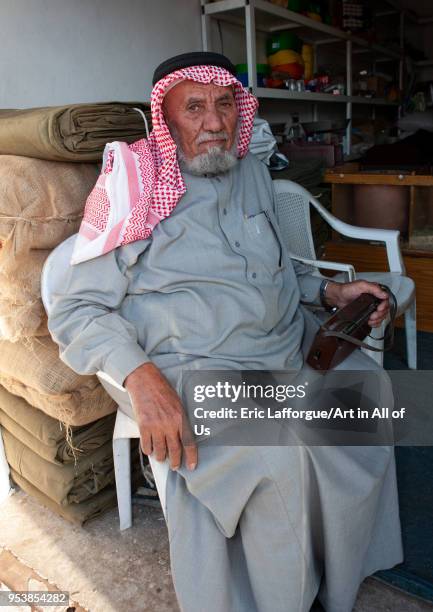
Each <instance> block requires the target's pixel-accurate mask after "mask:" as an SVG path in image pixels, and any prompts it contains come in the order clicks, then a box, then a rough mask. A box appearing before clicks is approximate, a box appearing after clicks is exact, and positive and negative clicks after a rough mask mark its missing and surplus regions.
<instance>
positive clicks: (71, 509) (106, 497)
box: [10, 455, 143, 525]
mask: <svg viewBox="0 0 433 612" xmlns="http://www.w3.org/2000/svg"><path fill="white" fill-rule="evenodd" d="M135 456H137V461H138V455H133V460H132V473H131V487H132V490H133V491H135V489H136V488H137V487H138V486H139V485H140V483H142V482H143V475H142V473H141V468H140V465H139V463H137V461H136V460H135V459H134V457H135ZM10 473H11V476H12V480H13V481H14V482H15V483H16V484H17V485H18V486H19V487H20V488H21V489H22V490H23V491H25V492H26V493H28V494H29V495H30V496H31V497H34V498H35V499H36V500H37V501H38V502H39V503H40V504H42V505H43V506H45V507H46V508H48V509H49V510H51V511H52V512H55V513H56V514H58V515H60V516H62V517H63V518H64V519H66V520H67V521H69V522H70V523H74V524H75V525H83V524H84V523H87V522H88V521H90V520H92V519H95V518H97V517H98V516H101V515H102V514H104V513H105V512H107V511H108V510H110V509H111V508H114V507H116V506H117V496H116V488H115V486H114V484H111V485H108V486H107V487H104V489H102V491H99V493H96V495H93V496H92V497H90V498H89V499H87V500H85V501H82V502H80V503H79V504H67V505H63V506H62V505H60V504H57V503H56V502H55V501H53V500H52V499H51V498H50V497H48V495H45V493H43V492H42V491H40V490H39V489H38V488H37V487H35V486H34V485H33V484H32V483H31V482H29V481H28V480H27V479H26V478H24V477H23V476H21V474H19V473H18V472H17V471H16V470H14V469H13V468H12V467H11V468H10Z"/></svg>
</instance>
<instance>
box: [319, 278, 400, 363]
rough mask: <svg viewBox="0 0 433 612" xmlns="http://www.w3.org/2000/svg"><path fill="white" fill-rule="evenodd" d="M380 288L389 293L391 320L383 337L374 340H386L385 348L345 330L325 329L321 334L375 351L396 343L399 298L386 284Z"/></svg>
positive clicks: (386, 348) (381, 350) (379, 351)
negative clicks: (395, 323)
mask: <svg viewBox="0 0 433 612" xmlns="http://www.w3.org/2000/svg"><path fill="white" fill-rule="evenodd" d="M380 288H381V289H382V291H386V293H387V294H388V298H389V319H390V320H389V323H388V325H387V326H386V329H385V334H384V335H383V336H382V337H381V338H374V340H384V347H383V349H380V348H377V347H375V346H371V345H370V344H367V343H366V342H362V340H358V339H357V338H353V337H352V336H349V334H345V333H344V332H337V331H326V330H323V331H322V334H321V335H322V336H324V337H325V338H329V337H332V338H339V339H340V340H345V341H346V342H350V343H351V344H356V346H359V347H361V348H365V349H368V350H369V351H375V352H377V353H382V352H384V351H388V350H389V349H390V348H392V346H393V344H394V321H395V317H396V314H397V300H396V297H395V295H394V294H393V292H392V291H391V289H390V288H389V287H387V286H386V285H380ZM368 336H369V337H370V338H372V336H371V335H370V334H368ZM385 343H386V345H385Z"/></svg>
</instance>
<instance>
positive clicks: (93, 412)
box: [0, 337, 116, 425]
mask: <svg viewBox="0 0 433 612" xmlns="http://www.w3.org/2000/svg"><path fill="white" fill-rule="evenodd" d="M0 385H2V386H3V387H4V388H5V389H7V391H9V392H10V393H13V394H14V395H18V396H20V397H23V398H24V399H25V400H26V401H27V402H28V403H29V404H30V405H31V406H34V407H35V408H39V409H40V410H42V411H43V412H45V413H46V414H48V415H49V416H51V417H53V418H55V419H59V420H61V421H62V422H63V423H66V424H68V425H85V424H87V423H92V422H93V421H96V420H97V419H100V418H101V417H103V416H106V415H107V414H110V413H112V412H114V411H115V410H116V404H115V402H114V401H113V400H112V399H111V397H110V396H109V395H108V393H107V392H106V391H105V390H104V389H103V387H102V386H101V385H100V383H99V381H98V379H97V378H96V376H82V375H80V374H76V373H75V372H74V371H73V370H71V369H70V368H69V367H68V366H67V365H65V364H64V363H63V361H60V359H59V348H58V346H57V344H55V343H54V342H53V341H52V340H51V338H50V337H43V338H28V339H25V340H20V341H18V342H9V341H7V340H0Z"/></svg>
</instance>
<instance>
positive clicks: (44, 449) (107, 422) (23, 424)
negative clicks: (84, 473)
mask: <svg viewBox="0 0 433 612" xmlns="http://www.w3.org/2000/svg"><path fill="white" fill-rule="evenodd" d="M115 420H116V414H109V415H108V416H106V417H103V418H102V419H98V420H97V421H95V422H93V423H89V424H88V425H82V426H73V427H70V428H69V431H67V430H66V427H65V425H64V424H63V423H62V422H61V421H59V420H57V419H54V418H53V417H50V416H48V415H47V414H45V413H44V412H42V411H41V410H38V409H37V408H33V406H30V404H29V403H28V402H26V400H25V399H23V398H21V397H18V396H16V395H13V394H12V393H9V392H8V391H6V389H4V388H3V387H1V386H0V424H1V425H2V426H3V427H4V428H5V429H7V430H8V431H9V432H10V433H11V434H12V435H13V436H14V438H17V439H18V440H19V441H20V442H22V443H23V444H25V445H26V446H27V447H29V448H30V449H31V450H33V451H34V452H35V453H36V454H38V455H39V456H40V457H43V458H44V459H46V460H47V461H50V462H51V463H55V464H58V465H61V464H63V463H72V462H74V461H76V460H78V459H80V458H82V457H84V456H86V455H89V454H91V453H93V452H94V451H95V450H96V449H98V448H100V447H101V446H103V445H104V444H105V443H106V442H109V441H110V440H112V438H113V431H114V423H115Z"/></svg>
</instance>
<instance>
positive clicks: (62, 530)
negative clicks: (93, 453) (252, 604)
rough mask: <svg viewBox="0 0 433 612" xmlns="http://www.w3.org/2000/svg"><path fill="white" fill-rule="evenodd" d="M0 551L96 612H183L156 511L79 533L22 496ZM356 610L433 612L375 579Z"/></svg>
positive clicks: (13, 503) (1, 531)
mask: <svg viewBox="0 0 433 612" xmlns="http://www.w3.org/2000/svg"><path fill="white" fill-rule="evenodd" d="M0 547H5V548H7V549H9V550H10V551H11V552H12V553H13V554H14V555H15V556H16V557H18V558H19V559H20V560H21V561H22V562H23V563H24V564H26V565H27V566H29V567H31V568H32V569H34V570H36V572H37V573H38V574H39V575H40V576H42V577H43V578H46V579H47V580H48V581H49V582H50V583H52V584H55V585H57V587H58V588H59V589H60V590H65V591H69V592H70V597H71V600H74V602H76V603H78V604H80V606H82V607H83V608H85V609H87V610H90V611H91V612H178V610H179V608H178V606H177V604H176V596H175V593H174V590H173V585H172V581H171V573H170V564H169V553H168V539H167V531H166V527H165V522H164V518H163V516H162V513H161V512H160V511H158V510H155V509H151V508H145V507H143V506H140V507H135V508H134V524H133V526H132V528H131V529H128V530H126V531H123V532H120V531H119V528H118V519H117V512H116V510H112V511H110V512H109V513H107V514H106V515H104V516H102V517H100V518H98V519H95V520H94V521H92V522H90V523H89V524H88V525H87V526H86V525H85V526H84V527H76V526H73V525H70V524H69V523H67V522H66V521H65V520H64V519H62V518H60V517H58V516H57V515H55V514H53V513H52V512H50V511H49V510H47V509H45V508H43V507H42V506H40V505H39V504H38V503H37V502H36V501H34V500H33V499H32V498H30V497H29V496H28V495H27V494H26V493H24V492H22V491H20V490H18V491H17V492H16V493H15V494H14V495H12V496H10V497H9V498H7V499H6V501H4V502H3V504H0ZM0 579H1V576H0ZM7 609H10V608H7ZM45 609H46V610H48V611H49V610H50V608H45ZM354 611H355V612H427V611H430V612H432V611H433V604H428V603H426V602H423V601H420V600H417V599H415V598H412V597H409V596H407V595H406V594H404V593H401V592H400V591H397V590H395V589H392V588H390V587H388V586H386V585H383V584H382V583H380V582H378V581H377V580H374V579H371V578H369V579H367V580H366V581H365V582H364V583H363V585H362V586H361V589H360V592H359V596H358V600H357V602H356V605H355V608H354Z"/></svg>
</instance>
